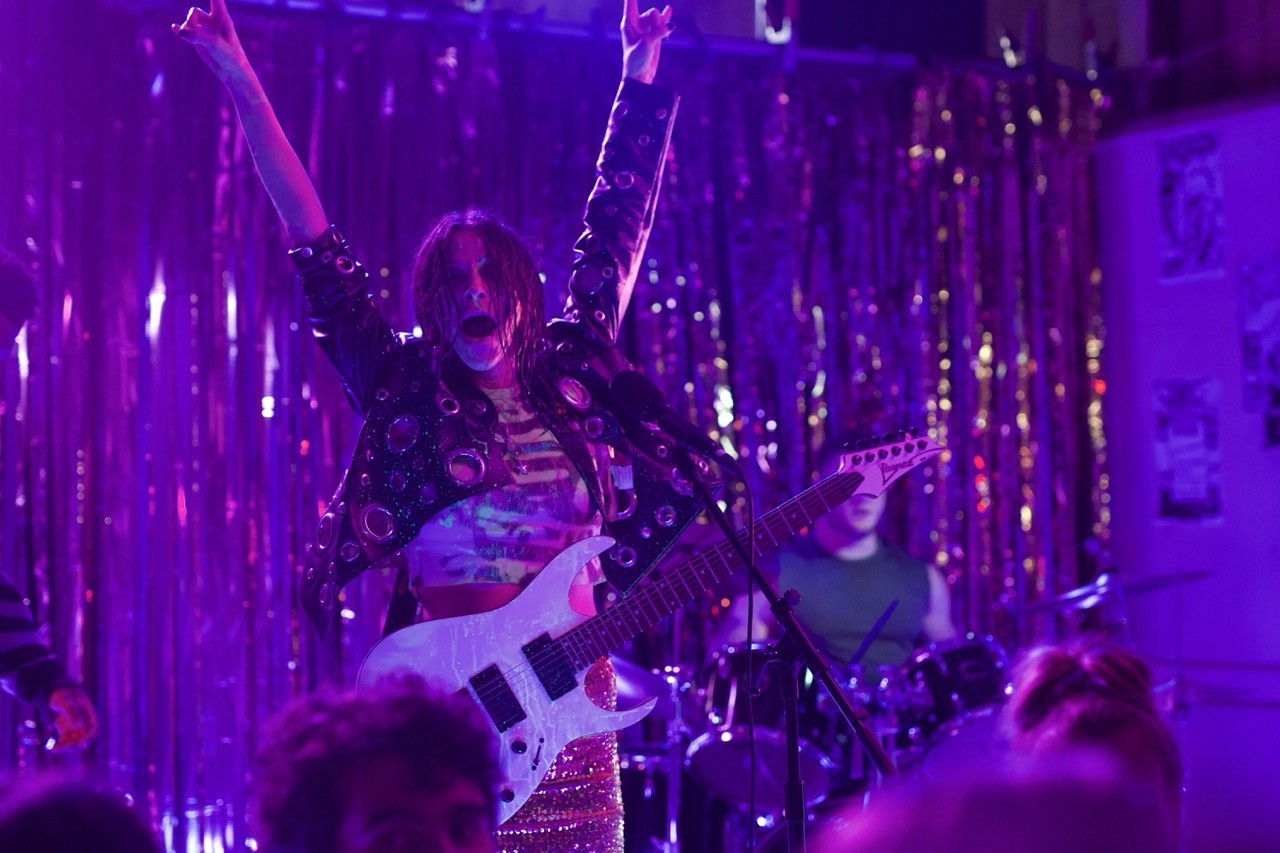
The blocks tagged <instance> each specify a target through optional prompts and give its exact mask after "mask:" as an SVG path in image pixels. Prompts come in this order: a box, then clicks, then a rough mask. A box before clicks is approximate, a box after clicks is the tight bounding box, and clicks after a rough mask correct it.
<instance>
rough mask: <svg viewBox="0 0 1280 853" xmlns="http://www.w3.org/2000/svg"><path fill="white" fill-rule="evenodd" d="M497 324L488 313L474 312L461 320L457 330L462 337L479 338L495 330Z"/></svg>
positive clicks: (487, 335) (485, 336)
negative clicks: (474, 313)
mask: <svg viewBox="0 0 1280 853" xmlns="http://www.w3.org/2000/svg"><path fill="white" fill-rule="evenodd" d="M497 328H498V324H497V323H495V322H494V320H493V318H492V317H490V316H489V315H488V314H476V315H473V316H471V317H468V318H467V319H465V320H463V321H462V325H461V326H460V327H459V330H460V331H461V332H462V334H463V337H467V338H471V339H472V340H481V339H483V338H487V337H489V336H490V335H492V334H493V333H494V332H495V331H497Z"/></svg>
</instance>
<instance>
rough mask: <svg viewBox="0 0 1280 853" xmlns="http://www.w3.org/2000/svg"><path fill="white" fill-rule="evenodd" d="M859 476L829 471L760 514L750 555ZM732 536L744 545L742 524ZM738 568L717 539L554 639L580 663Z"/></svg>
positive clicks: (776, 541) (780, 538)
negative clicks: (656, 579)
mask: <svg viewBox="0 0 1280 853" xmlns="http://www.w3.org/2000/svg"><path fill="white" fill-rule="evenodd" d="M862 480H863V477H862V475H861V474H857V473H839V474H834V475H832V476H831V477H828V478H827V479H825V480H823V481H821V482H820V483H818V484H816V485H815V486H813V487H812V488H809V489H807V490H805V491H803V492H801V493H800V494H798V495H796V496H795V497H794V498H791V499H790V500H788V501H787V502H785V503H783V504H781V505H780V506H778V507H777V508H776V509H774V510H772V511H770V512H768V513H766V514H764V515H762V516H761V517H760V518H758V519H757V520H756V525H755V541H754V542H753V543H751V546H752V550H753V551H754V553H755V555H756V556H757V557H758V556H760V555H761V554H766V553H768V552H769V551H771V550H773V549H774V548H776V547H778V545H780V544H782V543H783V542H785V541H786V540H787V539H789V538H790V537H792V536H794V535H796V534H797V533H799V532H800V531H801V530H803V529H805V528H806V527H808V526H810V525H811V524H813V522H815V521H817V520H818V519H819V518H821V517H822V516H824V515H826V514H827V513H828V512H830V511H831V510H832V509H833V508H834V507H836V506H839V505H840V504H841V503H844V501H846V500H848V499H849V498H850V497H852V496H853V495H854V494H855V493H856V492H857V490H858V487H859V486H860V485H861V484H862ZM737 536H738V541H739V542H741V543H742V544H743V546H744V547H747V545H748V543H747V536H748V534H747V530H746V529H743V530H739V531H738V533H737ZM740 568H742V560H741V558H739V556H738V553H737V550H736V549H735V548H734V547H733V543H732V542H729V541H727V540H726V541H723V542H721V543H720V544H718V545H716V546H715V547H713V548H711V549H710V550H708V551H706V552H705V553H703V554H699V555H698V556H696V557H694V558H692V559H690V560H688V561H686V562H684V563H682V564H681V565H680V566H679V567H678V568H676V569H674V570H672V571H671V572H668V573H667V574H666V575H665V576H664V577H662V578H661V579H660V580H658V581H656V582H655V583H653V584H650V585H649V586H647V587H643V588H642V589H639V590H637V591H636V592H635V593H634V594H632V595H631V596H630V597H629V598H626V599H623V600H622V601H621V602H619V603H617V604H615V605H613V606H612V607H610V608H609V609H608V610H606V611H605V612H603V613H601V614H599V615H597V616H593V617H592V618H590V619H588V620H587V621H585V622H583V623H581V624H580V625H577V626H576V627H574V628H572V629H570V630H568V631H566V632H565V633H564V634H563V635H561V636H560V637H559V638H558V640H557V642H559V643H560V644H561V645H562V646H563V648H564V650H565V651H566V652H567V653H568V655H569V659H570V660H571V661H572V662H573V664H574V667H575V668H576V669H583V668H585V667H586V666H588V665H590V664H591V663H592V662H594V661H596V660H599V659H600V658H601V657H603V656H604V655H605V654H607V653H608V652H609V651H611V650H612V649H615V648H617V647H618V646H620V645H622V644H623V643H625V642H626V641H627V640H629V639H631V638H632V637H634V636H635V635H637V634H639V633H640V632H642V631H645V630H646V629H648V628H650V627H652V626H653V625H655V624H657V623H658V622H659V621H661V620H662V619H663V618H665V617H667V616H669V615H671V614H672V613H674V612H675V611H676V610H678V609H679V608H680V607H681V606H682V605H684V604H685V603H686V602H688V601H692V600H693V599H694V598H696V597H697V596H698V595H699V594H700V593H703V592H705V591H707V590H708V589H711V588H712V587H713V586H715V584H717V583H718V582H720V581H721V580H723V579H724V578H725V577H727V576H728V575H729V574H730V573H731V572H734V571H737V570H738V569H740Z"/></svg>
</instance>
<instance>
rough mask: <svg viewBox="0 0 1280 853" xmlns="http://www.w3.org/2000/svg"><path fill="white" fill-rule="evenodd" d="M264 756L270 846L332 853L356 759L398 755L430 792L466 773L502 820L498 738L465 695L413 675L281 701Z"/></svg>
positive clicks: (264, 834)
mask: <svg viewBox="0 0 1280 853" xmlns="http://www.w3.org/2000/svg"><path fill="white" fill-rule="evenodd" d="M266 743H267V745H266V746H265V747H264V748H263V749H262V751H261V753H260V754H259V756H258V764H259V776H258V785H259V788H258V798H257V806H256V825H257V830H258V833H259V836H260V839H259V840H260V842H261V844H262V846H263V847H264V849H273V850H284V849H287V850H292V851H308V853H328V851H331V850H333V849H334V840H335V839H336V837H337V835H338V828H339V826H340V825H341V823H342V820H343V811H344V801H343V798H344V793H343V789H342V785H343V779H344V776H345V775H346V774H347V772H349V770H350V768H351V767H352V765H354V764H356V763H358V762H360V761H363V760H368V759H370V758H374V757H378V756H383V755H395V756H398V757H399V758H402V759H404V761H405V762H406V764H407V765H408V767H409V768H410V772H411V773H412V774H413V777H414V781H415V783H416V784H418V785H420V786H421V787H422V789H424V790H428V791H435V790H443V789H445V788H447V787H448V786H449V785H450V783H452V782H454V781H456V780H458V779H465V780H469V781H472V782H474V783H475V784H476V785H478V786H479V788H480V790H481V791H483V792H484V794H485V797H486V799H487V800H488V803H489V808H490V813H491V814H492V815H493V816H494V818H495V820H496V814H497V794H496V792H497V786H498V782H499V771H498V763H497V754H496V748H497V747H496V743H497V742H496V739H495V738H494V737H493V735H492V733H491V731H490V729H489V726H488V725H487V724H486V723H485V721H484V720H483V719H482V718H481V717H480V714H479V711H478V709H477V708H476V707H475V705H474V704H473V703H472V702H470V701H469V700H468V699H466V698H464V697H462V696H458V695H456V694H448V693H444V692H443V691H441V690H439V689H436V688H434V687H431V686H428V685H427V684H426V682H424V681H423V680H422V679H421V678H418V677H417V676H412V675H405V676H396V677H391V678H387V679H384V680H382V681H380V682H378V683H377V684H376V685H374V686H373V687H372V688H369V689H365V690H361V691H360V692H359V693H349V692H348V693H338V692H335V691H321V692H319V693H317V694H315V695H312V696H308V697H305V698H304V699H301V700H299V701H298V702H295V703H293V704H292V705H290V706H288V707H287V708H285V709H284V710H283V711H282V712H281V713H280V714H279V715H278V716H277V717H276V719H275V720H274V721H273V724H272V726H271V727H270V729H269V731H268V733H267V740H266Z"/></svg>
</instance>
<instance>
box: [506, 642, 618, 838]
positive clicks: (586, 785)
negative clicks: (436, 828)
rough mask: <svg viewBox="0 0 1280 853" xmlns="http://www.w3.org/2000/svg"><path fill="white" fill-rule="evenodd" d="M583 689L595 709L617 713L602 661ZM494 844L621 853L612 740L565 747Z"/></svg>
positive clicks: (594, 738)
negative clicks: (594, 705)
mask: <svg viewBox="0 0 1280 853" xmlns="http://www.w3.org/2000/svg"><path fill="white" fill-rule="evenodd" d="M584 687H585V688H586V691H587V695H588V696H590V697H591V699H592V700H593V701H595V703H596V704H597V705H599V706H600V707H602V708H607V709H610V710H612V709H614V708H615V707H617V699H618V692H617V686H616V684H615V683H614V679H613V665H612V664H611V663H610V662H609V660H608V659H607V658H606V659H603V660H600V661H597V662H596V663H595V664H593V665H592V666H591V668H590V669H588V670H587V674H586V677H585V679H584ZM495 838H496V840H497V846H498V849H499V850H501V851H502V853H534V851H548V853H552V851H562V850H590V851H600V853H621V851H622V783H621V782H620V781H619V776H618V736H617V734H615V733H614V732H609V733H607V734H603V735H589V736H587V737H580V738H578V739H577V740H574V741H572V742H571V743H570V744H569V745H568V746H566V747H565V748H564V751H563V752H561V753H560V755H559V756H558V757H557V758H556V760H555V763H554V764H552V765H551V770H550V771H549V772H548V773H547V776H546V778H545V779H543V780H542V784H541V785H539V786H538V787H537V789H536V790H535V791H534V792H533V796H531V797H529V800H528V802H526V803H525V804H524V806H523V807H522V808H521V809H520V810H519V811H518V812H516V813H515V814H514V815H512V817H511V819H510V820H508V821H507V822H506V823H504V824H503V825H502V826H501V827H500V828H499V829H498V831H497V833H496V834H495Z"/></svg>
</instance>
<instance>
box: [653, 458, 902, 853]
mask: <svg viewBox="0 0 1280 853" xmlns="http://www.w3.org/2000/svg"><path fill="white" fill-rule="evenodd" d="M676 455H677V457H678V459H679V465H680V469H681V473H682V474H683V475H684V476H685V477H686V478H687V479H688V481H689V483H690V484H691V485H692V487H693V494H694V495H695V496H696V497H697V498H698V499H699V500H701V501H702V503H703V505H704V506H705V507H706V510H707V514H708V515H709V516H711V518H712V519H713V520H714V521H715V523H716V524H717V525H718V526H719V527H720V529H721V530H722V531H723V532H724V535H725V537H726V538H728V540H729V541H730V542H732V543H733V548H734V550H735V551H736V552H737V555H738V559H740V560H742V562H743V564H744V565H746V566H747V567H748V569H749V570H750V572H751V577H752V578H753V579H754V580H755V582H756V585H757V586H758V587H759V588H760V591H761V592H762V593H764V597H765V599H766V600H767V601H768V602H769V612H771V613H772V614H773V616H774V618H775V619H777V620H778V624H779V625H781V626H782V629H783V636H782V639H781V640H779V641H778V643H777V645H776V648H777V652H778V657H779V660H780V662H781V664H782V668H783V670H784V671H785V673H786V677H785V678H784V679H783V702H782V707H783V711H784V718H785V724H786V735H787V783H786V787H785V789H784V800H783V802H784V806H783V817H784V819H785V820H786V822H787V849H788V850H792V851H797V850H803V849H804V843H805V842H804V833H805V811H806V809H805V799H804V780H803V779H802V778H800V714H799V712H798V710H797V707H798V702H799V698H800V667H799V664H800V663H801V662H803V663H804V664H805V666H807V667H808V668H809V670H810V671H811V672H812V673H813V674H814V675H815V676H817V678H818V680H819V681H821V682H822V686H823V687H825V688H826V690H827V693H828V694H830V696H831V698H832V700H834V701H835V703H836V707H837V708H839V709H840V713H841V714H843V715H844V718H845V720H846V721H848V723H849V725H850V726H851V727H852V728H853V733H854V734H855V735H856V736H857V738H858V742H859V743H861V744H862V748H863V749H864V750H866V753H867V754H868V755H869V756H871V760H872V761H873V762H875V765H876V767H877V769H879V771H880V773H881V775H882V776H884V777H886V778H887V777H892V776H896V775H898V768H897V767H895V766H894V764H893V759H891V758H890V757H889V753H888V752H886V751H885V748H884V746H883V745H882V744H881V743H880V739H879V738H877V737H876V736H875V734H874V733H873V732H872V731H871V728H870V727H869V726H868V725H867V722H868V720H869V719H870V718H869V717H868V715H867V712H866V710H865V709H863V708H859V707H854V705H853V703H852V702H850V701H849V697H848V696H846V695H845V694H844V691H842V690H841V689H840V685H839V683H838V682H837V681H836V678H835V676H834V675H833V674H832V672H831V665H830V664H829V663H827V660H826V658H824V657H823V656H822V654H821V653H820V652H819V651H818V649H817V648H816V647H815V646H814V645H813V640H811V639H810V638H809V635H808V634H807V633H805V630H804V628H803V627H801V625H800V622H799V620H797V619H796V614H795V605H796V603H797V602H799V600H800V595H799V593H797V592H796V591H795V590H787V593H786V595H779V594H778V590H777V589H776V588H775V587H774V586H773V584H772V583H770V581H769V579H768V578H767V577H765V575H764V572H762V571H761V570H760V568H759V567H758V566H756V561H755V559H754V554H752V553H748V551H747V549H746V548H745V547H743V544H742V540H741V539H739V538H738V534H737V531H735V530H734V529H733V525H732V524H730V523H729V519H728V518H727V517H726V516H725V514H724V512H723V511H722V510H721V509H720V505H719V504H717V503H716V500H715V498H714V497H713V496H712V494H711V492H710V490H708V489H707V487H706V485H705V484H704V483H703V482H702V481H701V479H699V477H698V476H697V474H698V472H697V466H696V465H694V464H693V460H692V458H691V456H690V454H689V453H688V452H686V451H684V450H683V449H681V450H680V451H679V452H677V454H676ZM713 461H714V460H713ZM754 549H755V543H754V542H753V543H752V550H753V551H754ZM751 819H752V820H754V819H755V815H752V816H751Z"/></svg>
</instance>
